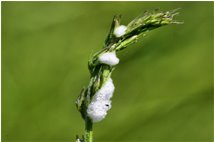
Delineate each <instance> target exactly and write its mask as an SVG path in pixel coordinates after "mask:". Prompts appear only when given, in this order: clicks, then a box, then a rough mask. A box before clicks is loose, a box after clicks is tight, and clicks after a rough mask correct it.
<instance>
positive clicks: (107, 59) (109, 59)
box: [98, 51, 120, 66]
mask: <svg viewBox="0 0 214 142" xmlns="http://www.w3.org/2000/svg"><path fill="white" fill-rule="evenodd" d="M98 60H99V61H100V62H101V63H103V64H107V65H110V66H114V65H117V64H118V63H119V61H120V60H119V59H118V58H117V56H116V53H115V51H114V52H106V53H103V54H101V55H100V56H99V57H98Z"/></svg>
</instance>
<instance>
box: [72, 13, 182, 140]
mask: <svg viewBox="0 0 214 142" xmlns="http://www.w3.org/2000/svg"><path fill="white" fill-rule="evenodd" d="M177 14H178V12H177V10H172V11H167V12H159V11H154V12H145V14H144V15H143V16H142V17H139V18H135V19H134V20H133V21H131V22H130V23H129V24H128V25H127V26H124V25H121V24H120V19H121V16H120V15H117V16H114V18H113V22H112V25H111V28H110V32H109V34H108V36H107V39H106V40H105V44H104V47H103V49H102V50H100V51H99V52H97V53H95V54H94V55H93V56H92V57H91V58H90V59H89V62H88V68H89V71H90V75H91V77H90V82H89V85H88V87H87V88H83V89H82V91H81V93H80V96H79V97H78V99H77V101H76V106H77V109H78V110H79V112H80V113H81V115H82V118H83V119H84V121H85V134H84V136H83V138H82V139H80V138H79V137H77V139H76V141H77V142H92V136H93V130H92V128H93V123H94V122H99V121H101V120H102V119H104V118H105V116H106V115H107V111H108V110H109V109H110V108H111V100H110V99H111V97H112V95H113V92H114V85H113V81H112V79H111V73H112V71H113V70H114V68H115V65H117V64H118V63H119V59H118V58H117V56H116V52H117V51H120V50H122V49H125V48H126V47H127V46H128V45H130V44H132V43H135V42H137V40H138V39H139V38H140V37H142V36H144V35H145V34H146V33H147V32H148V31H151V30H153V29H156V28H159V27H161V26H164V25H169V24H179V23H180V22H177V21H174V20H173V17H174V16H175V15H177Z"/></svg>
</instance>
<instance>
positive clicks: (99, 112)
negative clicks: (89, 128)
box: [87, 78, 115, 122]
mask: <svg viewBox="0 0 214 142" xmlns="http://www.w3.org/2000/svg"><path fill="white" fill-rule="evenodd" d="M114 89H115V87H114V84H113V81H112V79H111V78H109V79H108V80H107V81H106V82H105V83H104V84H103V86H102V87H101V88H100V89H99V90H98V91H97V92H96V93H95V95H94V97H93V99H92V101H91V103H90V104H89V105H88V108H87V114H88V116H89V117H90V118H91V120H92V121H93V122H99V121H101V120H103V119H104V118H105V117H106V115H107V111H108V110H109V109H110V108H111V100H110V99H111V98H112V96H113V93H114Z"/></svg>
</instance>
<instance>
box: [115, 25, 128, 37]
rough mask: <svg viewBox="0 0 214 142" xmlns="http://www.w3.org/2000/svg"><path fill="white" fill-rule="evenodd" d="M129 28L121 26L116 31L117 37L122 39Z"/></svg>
mask: <svg viewBox="0 0 214 142" xmlns="http://www.w3.org/2000/svg"><path fill="white" fill-rule="evenodd" d="M126 29H127V27H126V26H124V25H120V26H119V27H117V28H115V29H114V35H115V36H116V37H121V36H123V35H124V34H125V33H126Z"/></svg>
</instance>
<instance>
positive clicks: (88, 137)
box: [84, 117, 93, 142]
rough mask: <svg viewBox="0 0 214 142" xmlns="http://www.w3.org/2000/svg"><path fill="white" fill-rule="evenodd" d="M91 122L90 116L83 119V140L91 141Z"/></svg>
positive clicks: (85, 141)
mask: <svg viewBox="0 0 214 142" xmlns="http://www.w3.org/2000/svg"><path fill="white" fill-rule="evenodd" d="M92 129H93V122H92V121H91V120H90V118H88V117H87V118H86V119H85V138H84V142H92V141H93V130H92Z"/></svg>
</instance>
